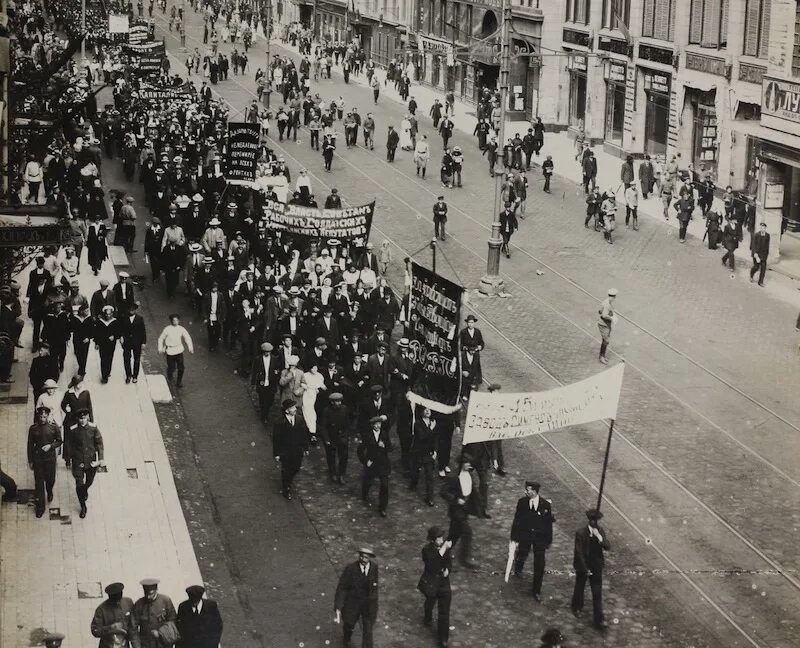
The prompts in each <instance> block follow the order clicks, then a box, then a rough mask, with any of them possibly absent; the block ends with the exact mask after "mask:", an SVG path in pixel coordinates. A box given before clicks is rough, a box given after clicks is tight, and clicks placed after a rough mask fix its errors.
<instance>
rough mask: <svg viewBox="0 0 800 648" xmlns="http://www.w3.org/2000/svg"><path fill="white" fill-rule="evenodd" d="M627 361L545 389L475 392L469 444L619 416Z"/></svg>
mask: <svg viewBox="0 0 800 648" xmlns="http://www.w3.org/2000/svg"><path fill="white" fill-rule="evenodd" d="M624 369H625V363H623V362H620V363H619V364H617V365H615V366H614V367H612V368H611V369H607V370H606V371H603V372H602V373H599V374H597V375H596V376H592V377H591V378H587V379H586V380H581V381H579V382H576V383H573V384H571V385H565V386H564V387H558V388H557V389H551V390H550V391H545V392H531V393H526V394H525V393H523V394H505V393H502V392H475V391H474V392H472V394H471V395H470V398H469V407H468V409H467V422H466V424H465V425H464V445H466V444H467V443H477V442H479V441H496V440H498V439H519V438H521V437H526V436H531V435H534V434H543V433H544V432H550V431H551V430H558V429H559V428H563V427H568V426H570V425H581V424H582V423H590V422H591V421H599V420H602V419H615V418H616V417H617V406H618V405H619V395H620V391H621V389H622V374H623V371H624Z"/></svg>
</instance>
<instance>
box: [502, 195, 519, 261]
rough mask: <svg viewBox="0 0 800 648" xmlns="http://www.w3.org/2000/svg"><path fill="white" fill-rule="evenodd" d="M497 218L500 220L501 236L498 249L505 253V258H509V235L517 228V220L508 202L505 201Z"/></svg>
mask: <svg viewBox="0 0 800 648" xmlns="http://www.w3.org/2000/svg"><path fill="white" fill-rule="evenodd" d="M499 220H500V236H502V237H503V245H502V247H501V248H500V251H501V252H503V253H505V255H506V258H507V259H510V258H511V248H510V247H509V243H510V242H511V236H512V235H513V234H514V232H516V231H517V229H518V228H519V222H518V221H517V216H516V214H515V213H514V209H513V207H512V206H511V203H510V202H506V204H505V209H504V210H503V211H501V212H500V218H499Z"/></svg>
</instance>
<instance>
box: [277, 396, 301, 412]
mask: <svg viewBox="0 0 800 648" xmlns="http://www.w3.org/2000/svg"><path fill="white" fill-rule="evenodd" d="M295 405H297V403H296V402H295V401H294V400H293V399H291V398H287V399H286V400H285V401H283V402H282V403H281V407H282V408H283V411H284V412H285V411H286V410H288V409H289V408H290V407H294V406H295Z"/></svg>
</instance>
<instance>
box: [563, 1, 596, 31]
mask: <svg viewBox="0 0 800 648" xmlns="http://www.w3.org/2000/svg"><path fill="white" fill-rule="evenodd" d="M590 5H591V0H567V22H576V23H582V24H584V25H588V24H589V10H590Z"/></svg>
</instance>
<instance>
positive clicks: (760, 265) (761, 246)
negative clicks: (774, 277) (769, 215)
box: [750, 223, 769, 288]
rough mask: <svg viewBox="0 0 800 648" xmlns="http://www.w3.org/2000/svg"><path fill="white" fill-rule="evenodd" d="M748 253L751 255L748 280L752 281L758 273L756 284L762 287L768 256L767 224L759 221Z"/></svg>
mask: <svg viewBox="0 0 800 648" xmlns="http://www.w3.org/2000/svg"><path fill="white" fill-rule="evenodd" d="M750 253H751V254H752V255H753V266H752V267H751V268H750V282H751V283H752V282H753V277H755V274H756V272H757V273H758V285H759V286H761V287H762V288H763V287H764V275H766V274H767V257H768V256H769V234H768V233H767V224H766V223H761V225H760V229H759V230H758V232H756V233H755V234H753V238H752V240H751V243H750Z"/></svg>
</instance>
